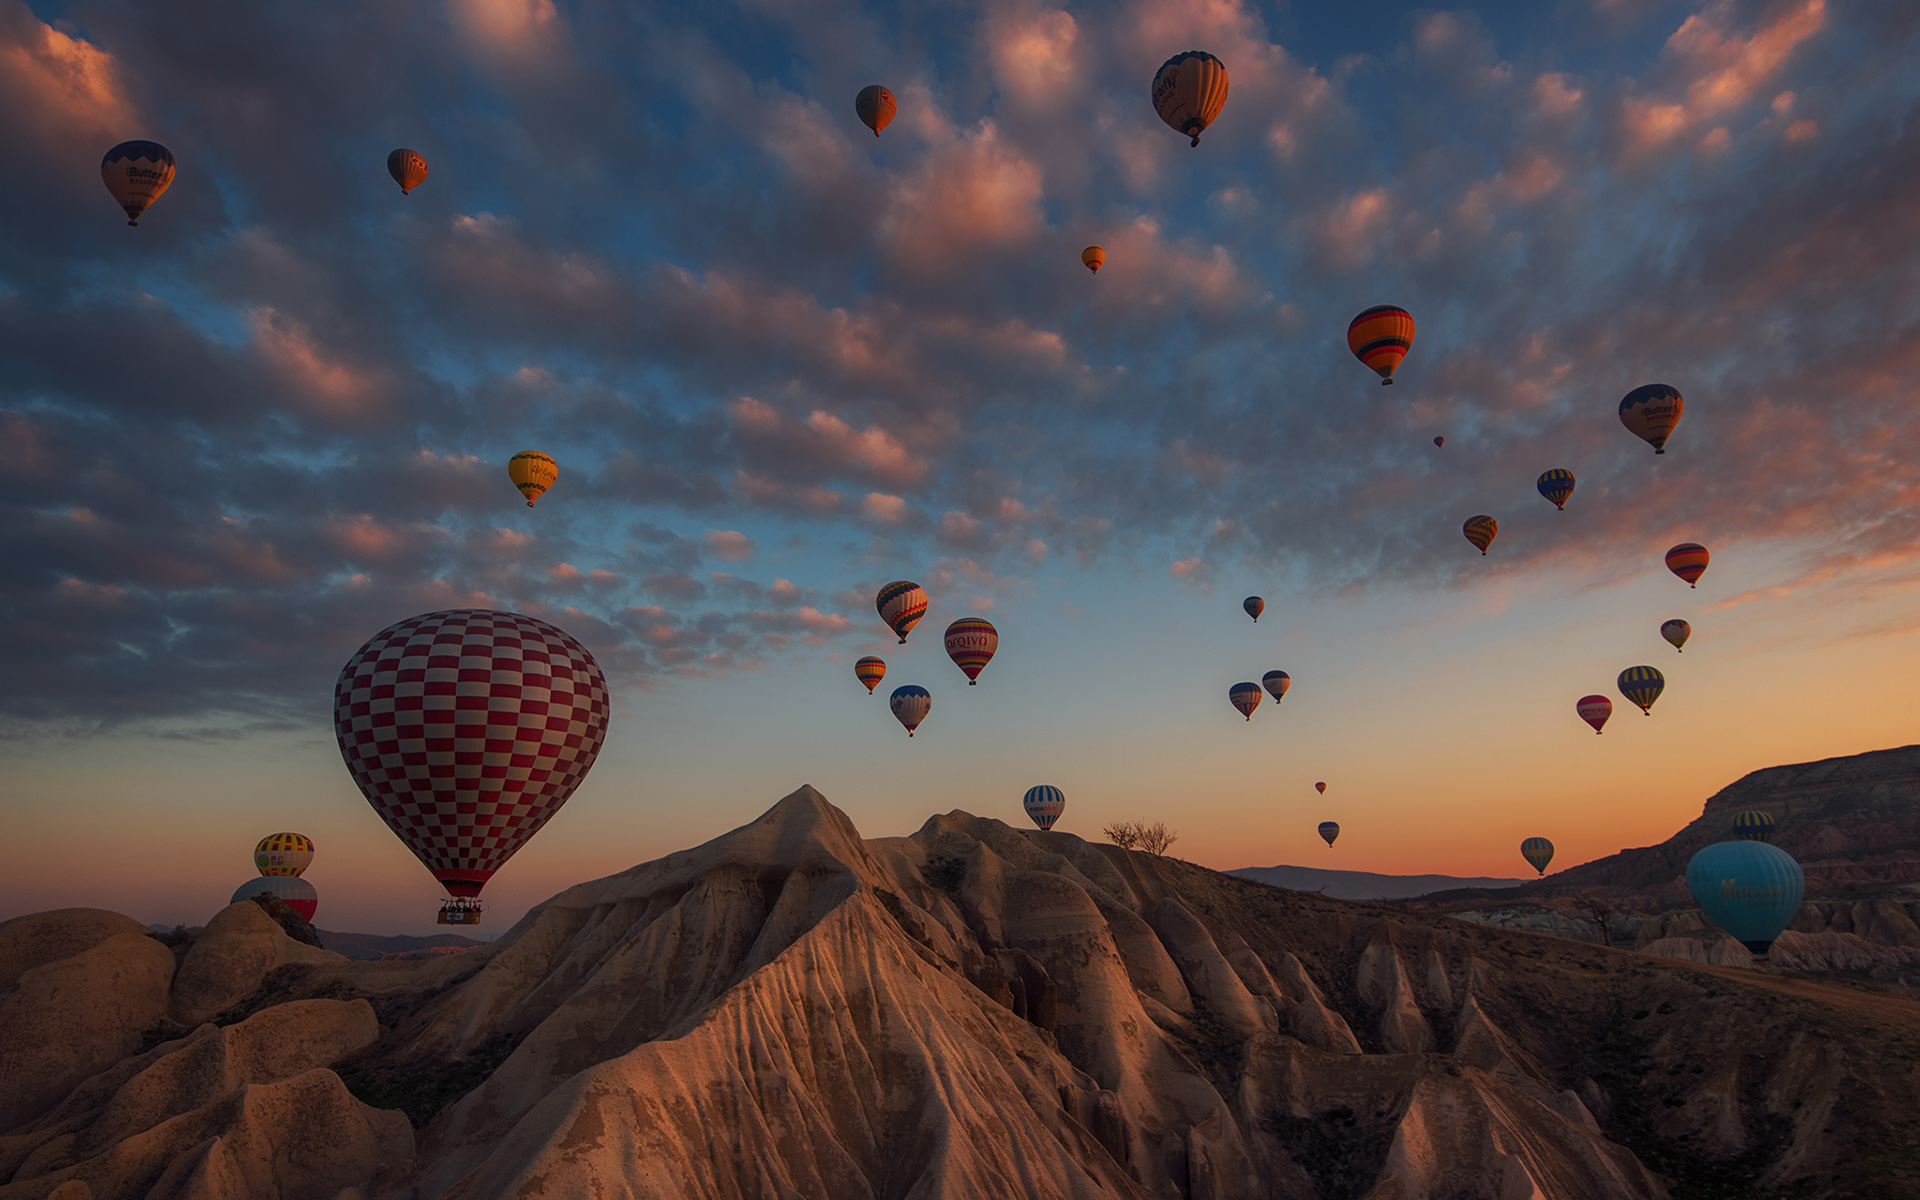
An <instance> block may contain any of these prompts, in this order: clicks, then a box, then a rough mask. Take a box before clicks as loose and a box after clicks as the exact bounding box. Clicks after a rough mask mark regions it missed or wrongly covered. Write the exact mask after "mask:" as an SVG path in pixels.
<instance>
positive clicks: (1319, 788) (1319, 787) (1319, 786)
mask: <svg viewBox="0 0 1920 1200" xmlns="http://www.w3.org/2000/svg"><path fill="white" fill-rule="evenodd" d="M1313 790H1314V791H1316V792H1319V793H1320V794H1321V795H1322V796H1324V795H1326V794H1327V785H1326V784H1324V783H1316V784H1314V785H1313Z"/></svg>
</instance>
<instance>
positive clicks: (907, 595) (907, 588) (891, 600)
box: [873, 579, 927, 646]
mask: <svg viewBox="0 0 1920 1200" xmlns="http://www.w3.org/2000/svg"><path fill="white" fill-rule="evenodd" d="M873 606H874V607H875V608H876V609H878V610H880V619H881V620H882V621H885V622H886V623H887V624H888V626H890V627H891V628H892V629H893V631H894V633H896V634H898V635H899V636H900V644H901V645H903V646H904V645H906V644H907V634H908V633H910V632H912V630H913V627H914V626H915V625H918V624H919V623H920V618H921V617H924V616H926V615H927V593H926V591H925V589H923V588H922V587H921V586H920V585H919V584H917V583H912V582H910V581H908V580H905V579H897V580H895V581H894V582H892V583H890V584H888V585H887V586H885V587H883V588H881V589H880V594H879V595H878V596H875V597H874V599H873Z"/></svg>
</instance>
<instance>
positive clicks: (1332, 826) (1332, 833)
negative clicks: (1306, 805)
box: [1320, 821, 1340, 846]
mask: <svg viewBox="0 0 1920 1200" xmlns="http://www.w3.org/2000/svg"><path fill="white" fill-rule="evenodd" d="M1320 836H1321V837H1323V838H1325V839H1326V840H1327V845H1329V846H1331V845H1333V839H1335V838H1337V837H1339V836H1340V825H1339V823H1338V822H1335V821H1322V822H1320Z"/></svg>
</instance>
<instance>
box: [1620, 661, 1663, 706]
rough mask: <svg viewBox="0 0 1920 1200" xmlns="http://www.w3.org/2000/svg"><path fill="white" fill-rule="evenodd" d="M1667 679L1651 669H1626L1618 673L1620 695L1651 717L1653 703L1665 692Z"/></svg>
mask: <svg viewBox="0 0 1920 1200" xmlns="http://www.w3.org/2000/svg"><path fill="white" fill-rule="evenodd" d="M1666 686H1667V677H1666V676H1665V675H1662V674H1661V673H1660V672H1658V671H1656V670H1654V669H1653V668H1652V667H1628V668H1627V669H1626V670H1624V671H1622V672H1620V694H1621V695H1622V696H1625V697H1626V698H1627V699H1629V700H1631V701H1633V702H1634V703H1635V704H1638V705H1639V706H1640V711H1641V712H1643V713H1645V714H1647V715H1648V716H1652V715H1653V702H1654V701H1655V700H1658V699H1659V698H1660V693H1661V692H1662V691H1664V690H1666Z"/></svg>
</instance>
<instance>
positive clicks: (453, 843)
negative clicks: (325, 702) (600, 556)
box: [333, 608, 608, 897]
mask: <svg viewBox="0 0 1920 1200" xmlns="http://www.w3.org/2000/svg"><path fill="white" fill-rule="evenodd" d="M607 713H608V705H607V680H606V677H605V676H604V675H602V674H601V673H600V664H598V663H596V662H594V660H593V655H592V654H589V653H588V652H587V648H586V647H585V646H582V645H581V644H580V643H579V642H577V641H575V640H573V638H571V637H569V636H568V635H567V634H566V633H565V632H564V631H563V630H560V629H557V628H555V627H554V626H552V625H549V624H547V623H546V622H545V621H540V620H536V619H534V618H533V617H528V616H522V615H521V614H519V613H512V612H494V611H490V610H487V609H477V608H461V609H452V610H448V611H445V612H431V613H423V614H421V615H420V616H417V617H408V618H407V619H406V620H404V621H399V622H396V623H394V624H392V625H389V626H387V627H386V628H385V629H383V630H381V631H380V632H379V633H376V634H374V635H373V636H372V637H371V638H369V639H367V643H366V645H364V646H362V647H360V649H359V650H358V651H357V652H355V654H354V656H353V657H352V658H350V659H348V660H347V665H346V666H345V667H343V668H341V670H340V679H339V682H337V683H336V684H335V685H334V689H333V728H334V736H335V737H336V738H337V739H338V741H339V743H340V755H341V757H342V758H344V759H345V760H346V763H347V770H348V771H349V772H351V773H352V775H353V781H354V782H355V783H357V784H359V785H360V791H361V793H362V794H364V795H365V796H366V798H367V803H368V804H371V805H372V806H373V810H374V811H375V812H377V813H379V814H380V817H381V819H382V820H384V821H386V823H387V825H388V826H389V827H390V828H392V830H393V832H394V833H395V834H396V835H398V836H399V838H400V840H401V841H402V842H405V843H406V845H407V848H408V849H409V850H412V851H413V853H414V855H415V856H416V857H417V858H419V860H420V861H421V862H422V863H424V864H426V867H427V869H428V870H429V871H432V872H433V877H434V878H435V879H438V880H439V881H440V884H441V886H443V887H445V888H446V889H447V893H448V894H449V895H452V896H460V897H472V896H478V895H479V894H480V889H481V888H483V887H485V886H486V883H487V880H488V879H491V878H492V877H493V873H494V872H495V871H497V870H499V869H500V867H501V865H502V864H503V863H505V862H506V861H507V860H508V859H509V858H512V857H513V854H514V852H515V851H517V850H518V849H520V847H521V846H524V845H525V844H526V843H527V839H529V838H531V837H532V836H533V835H534V834H536V833H538V832H539V831H540V828H541V826H543V825H545V824H546V823H547V821H548V820H549V819H551V818H552V816H553V814H554V813H556V812H559V811H560V806H561V805H563V804H565V803H566V802H567V798H568V797H569V796H571V795H573V793H574V789H575V788H578V787H579V786H580V781H581V780H583V779H585V778H586V775H587V772H588V770H590V769H591V768H592V767H593V760H594V759H595V758H597V757H598V756H599V754H600V745H601V743H602V742H603V741H604V740H605V739H606V735H607Z"/></svg>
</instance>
